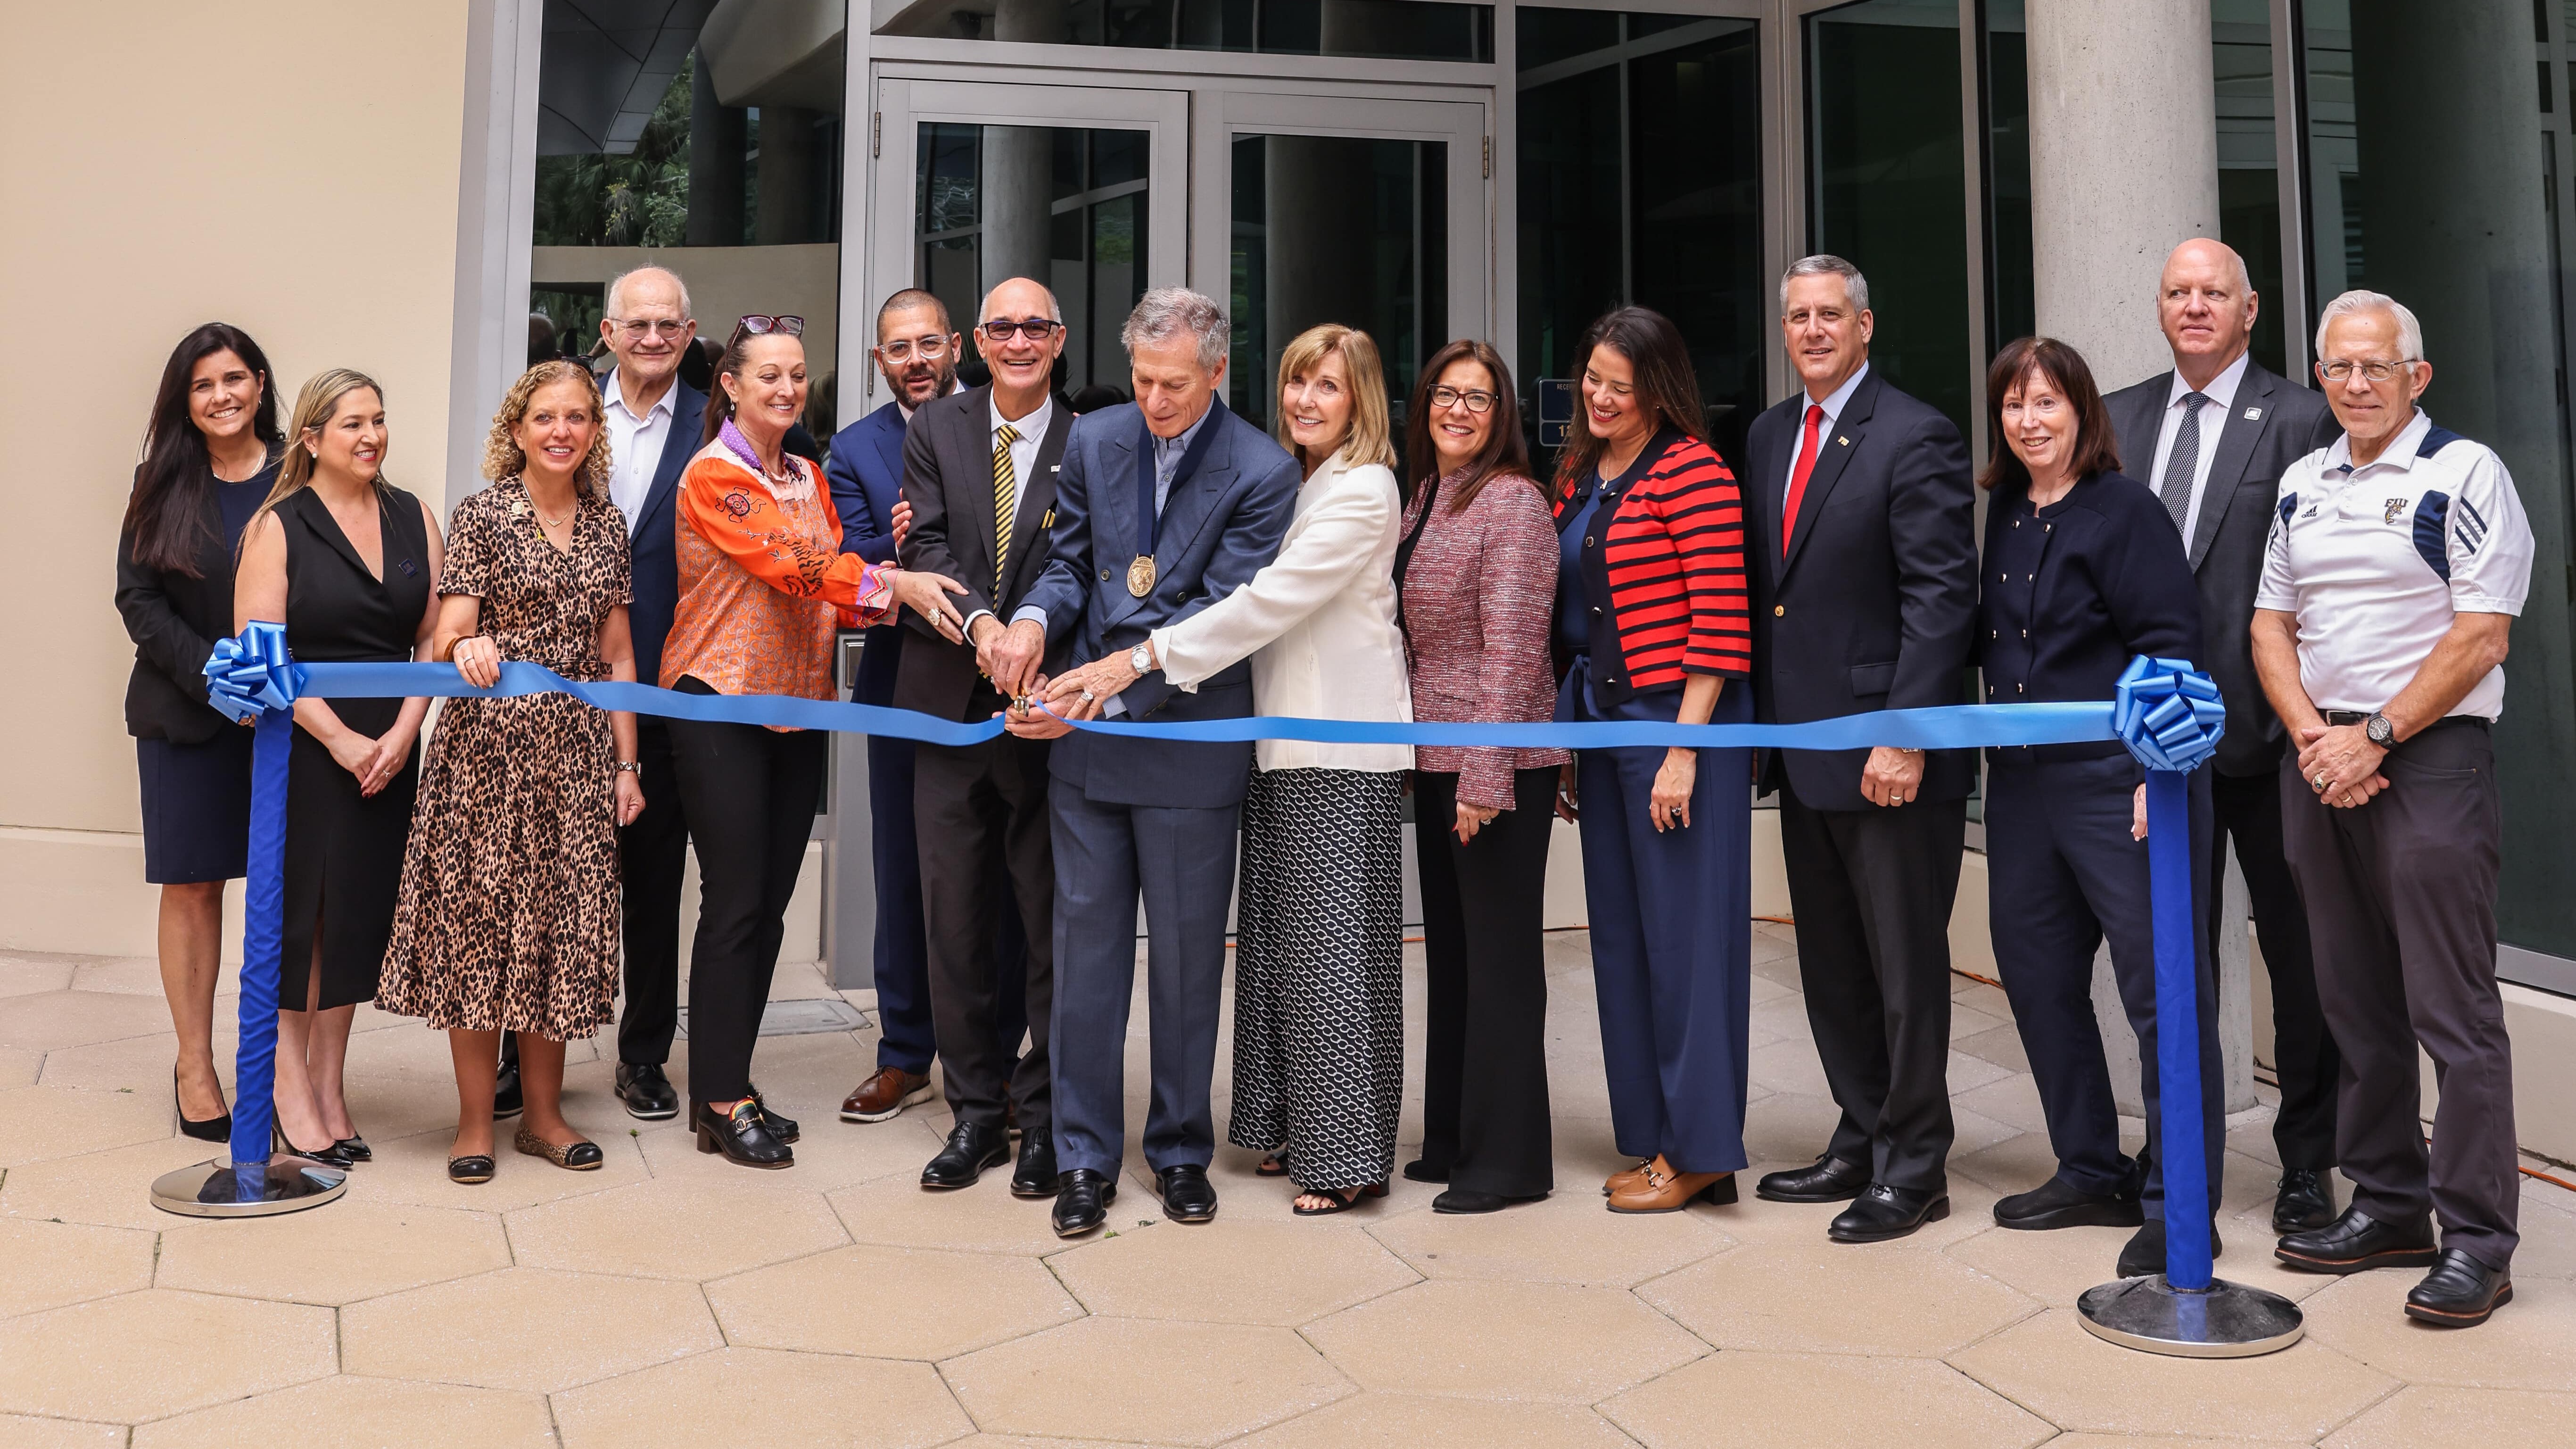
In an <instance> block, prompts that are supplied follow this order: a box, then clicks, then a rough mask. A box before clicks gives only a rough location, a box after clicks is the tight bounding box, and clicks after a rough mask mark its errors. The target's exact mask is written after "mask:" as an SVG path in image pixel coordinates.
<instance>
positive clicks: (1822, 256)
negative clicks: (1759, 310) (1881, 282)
mask: <svg viewBox="0 0 2576 1449" xmlns="http://www.w3.org/2000/svg"><path fill="white" fill-rule="evenodd" d="M1827 276H1831V277H1840V278H1842V279H1843V295H1844V296H1847V297H1849V298H1851V305H1852V310H1853V311H1855V312H1866V311H1868V310H1869V278H1867V277H1864V276H1862V275H1861V274H1860V268H1858V267H1855V266H1853V265H1852V264H1851V263H1849V262H1847V261H1844V260H1843V259H1842V258H1840V257H1838V256H1834V255H1832V254H1831V253H1827V252H1818V253H1817V254H1816V255H1814V256H1812V257H1800V258H1798V259H1797V260H1796V261H1794V262H1791V263H1790V264H1789V270H1787V271H1785V272H1782V273H1781V274H1780V310H1781V311H1783V312H1786V311H1788V310H1789V282H1790V279H1792V278H1794V277H1827Z"/></svg>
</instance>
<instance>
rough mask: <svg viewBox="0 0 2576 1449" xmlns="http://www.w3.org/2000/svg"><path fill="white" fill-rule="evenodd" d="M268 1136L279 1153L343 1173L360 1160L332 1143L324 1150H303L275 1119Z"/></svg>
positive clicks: (269, 1125)
mask: <svg viewBox="0 0 2576 1449" xmlns="http://www.w3.org/2000/svg"><path fill="white" fill-rule="evenodd" d="M268 1135H269V1141H270V1145H271V1146H273V1147H274V1148H275V1149H276V1150H277V1151H280V1152H291V1153H294V1154H295V1155H296V1156H298V1157H301V1158H303V1159H304V1160H305V1161H307V1162H318V1163H321V1164H322V1165H323V1166H324V1167H336V1168H339V1169H340V1170H341V1171H343V1172H346V1171H348V1170H349V1169H350V1168H352V1167H354V1166H356V1165H357V1161H358V1159H356V1158H354V1157H351V1156H350V1155H349V1154H348V1153H347V1152H345V1151H342V1150H341V1148H342V1144H340V1143H337V1142H334V1143H332V1144H331V1145H330V1146H328V1147H322V1148H303V1147H298V1146H296V1145H295V1143H294V1142H293V1140H291V1139H290V1138H288V1137H287V1135H286V1127H285V1125H284V1124H282V1123H280V1122H278V1121H276V1120H275V1119H273V1118H272V1119H271V1120H270V1122H269V1124H268Z"/></svg>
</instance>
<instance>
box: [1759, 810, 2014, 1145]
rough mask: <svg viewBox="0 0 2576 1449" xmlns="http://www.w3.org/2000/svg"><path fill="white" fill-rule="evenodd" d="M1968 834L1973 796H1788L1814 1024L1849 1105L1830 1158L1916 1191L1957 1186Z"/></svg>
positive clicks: (1801, 965) (1803, 971)
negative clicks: (1956, 1061)
mask: <svg viewBox="0 0 2576 1449" xmlns="http://www.w3.org/2000/svg"><path fill="white" fill-rule="evenodd" d="M1967 833H1968V805H1967V802H1966V801H1965V800H1939V801H1921V800H1918V801H1916V802H1915V803H1913V804H1911V805H1899V806H1894V807H1882V808H1879V809H1876V810H1816V809H1811V808H1809V807H1808V806H1807V805H1805V804H1804V803H1802V802H1801V801H1800V800H1799V799H1798V792H1797V790H1796V789H1795V788H1794V787H1792V788H1788V789H1784V790H1782V791H1781V792H1780V852H1781V856H1782V859H1783V863H1784V864H1785V865H1786V866H1787V868H1788V875H1789V906H1790V910H1791V911H1792V912H1793V913H1794V914H1795V915H1796V917H1797V920H1798V976H1799V980H1800V982H1801V983H1802V984H1803V986H1804V988H1805V991H1806V996H1807V1024H1808V1026H1809V1027H1811V1028H1812V1029H1813V1030H1814V1032H1815V1037H1816V1056H1817V1059H1818V1060H1819V1061H1821V1062H1822V1063H1823V1065H1824V1069H1825V1081H1826V1082H1827V1083H1828V1084H1829V1085H1830V1086H1831V1087H1832V1088H1833V1093H1834V1102H1835V1105H1837V1106H1839V1107H1841V1108H1842V1109H1843V1116H1842V1120H1841V1121H1840V1122H1838V1123H1836V1124H1835V1126H1834V1135H1833V1139H1832V1141H1830V1142H1829V1143H1827V1144H1826V1147H1825V1151H1826V1152H1827V1153H1828V1154H1829V1155H1831V1156H1832V1157H1834V1158H1835V1159H1836V1160H1838V1161H1842V1162H1852V1163H1865V1164H1867V1165H1868V1167H1869V1173H1870V1180H1871V1181H1872V1182H1877V1183H1883V1184H1885V1185H1887V1186H1889V1187H1901V1188H1906V1189H1909V1190H1911V1191H1915V1192H1931V1193H1937V1192H1941V1191H1943V1190H1944V1189H1945V1188H1946V1187H1947V1186H1948V1184H1949V1173H1948V1162H1949V1156H1950V1142H1951V1139H1952V1137H1953V1136H1954V1135H1955V1130H1954V1128H1953V1126H1952V1123H1951V1119H1950V907H1951V905H1952V903H1953V902H1955V901H1956V900H1957V898H1958V894H1959V859H1960V854H1961V852H1962V850H1963V849H1964V848H1965V846H1966V843H1967Z"/></svg>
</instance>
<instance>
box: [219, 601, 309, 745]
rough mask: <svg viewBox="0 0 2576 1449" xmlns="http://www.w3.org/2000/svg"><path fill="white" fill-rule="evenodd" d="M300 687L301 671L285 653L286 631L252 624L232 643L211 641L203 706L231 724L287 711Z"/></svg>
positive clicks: (259, 621) (263, 623) (256, 622)
mask: <svg viewBox="0 0 2576 1449" xmlns="http://www.w3.org/2000/svg"><path fill="white" fill-rule="evenodd" d="M303 688H304V670H303V667H302V666H300V665H298V664H297V663H296V662H295V656H294V655H292V654H289V653H288V652H287V649H286V626H285V625H284V624H272V623H269V622H267V621H266V620H264V619H254V620H252V621H251V623H250V627H248V628H246V629H244V630H242V631H241V633H240V634H239V635H238V636H236V637H234V638H231V639H218V640H216V641H215V652H214V653H213V655H211V656H209V657H208V658H207V660H206V703H208V704H211V705H213V706H214V707H215V708H216V709H217V710H219V711H221V712H222V713H223V716H224V718H226V719H228V720H231V721H232V722H233V723H235V724H240V723H241V722H242V721H243V720H246V719H249V718H251V717H252V716H254V715H257V714H260V713H261V712H263V711H266V710H272V709H285V708H287V707H289V706H291V705H293V704H294V703H295V696H296V695H298V694H300V693H302V692H303Z"/></svg>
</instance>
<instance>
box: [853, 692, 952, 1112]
mask: <svg viewBox="0 0 2576 1449" xmlns="http://www.w3.org/2000/svg"><path fill="white" fill-rule="evenodd" d="M868 814H869V817H870V818H869V821H868V827H869V829H868V849H869V852H870V856H869V860H870V864H871V865H873V866H874V868H875V874H876V886H877V932H876V982H877V1031H878V1036H877V1065H878V1066H880V1067H900V1068H902V1069H903V1070H905V1071H907V1072H916V1073H927V1072H929V1070H930V1059H931V1057H932V1056H933V1055H935V1054H936V1051H937V1044H936V1042H935V1041H934V1040H933V1038H932V1035H931V1029H930V948H929V945H928V943H927V940H926V939H925V935H924V931H923V928H922V917H921V854H920V847H919V846H918V845H917V844H916V843H915V840H916V837H915V835H914V831H913V825H912V741H910V740H887V739H878V738H877V737H875V736H873V735H871V736H869V738H868Z"/></svg>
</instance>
